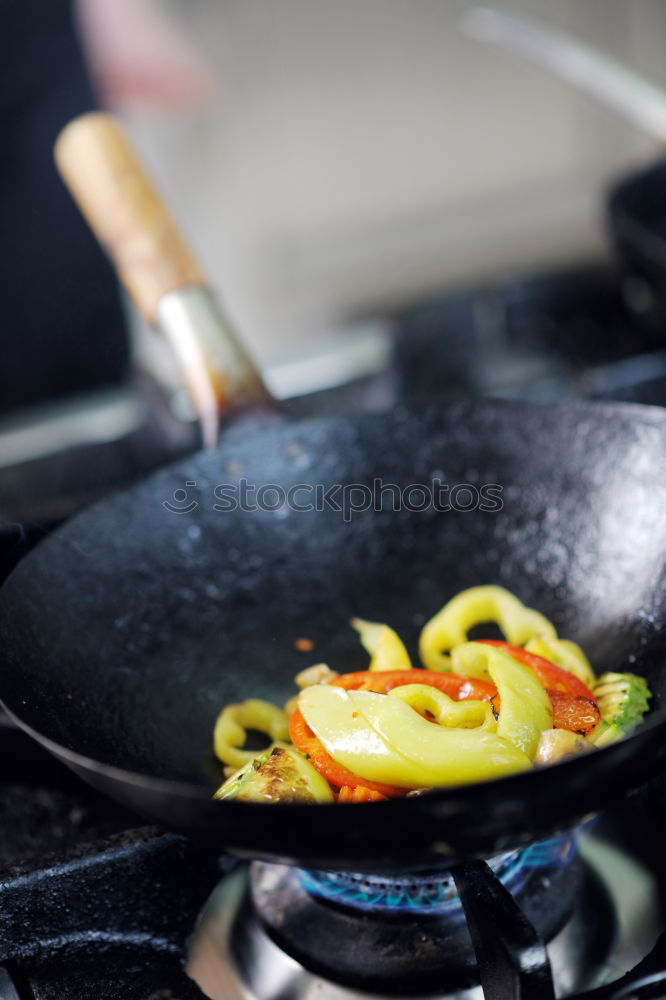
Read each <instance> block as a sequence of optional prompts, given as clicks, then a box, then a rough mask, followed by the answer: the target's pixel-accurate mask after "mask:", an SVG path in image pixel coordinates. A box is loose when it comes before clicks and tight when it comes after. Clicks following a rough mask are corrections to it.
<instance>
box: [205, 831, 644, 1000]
mask: <svg viewBox="0 0 666 1000" xmlns="http://www.w3.org/2000/svg"><path fill="white" fill-rule="evenodd" d="M581 843H582V855H579V854H578V853H577V852H576V851H574V849H573V847H572V838H571V837H565V838H557V839H556V840H554V841H550V842H548V843H547V844H545V845H535V846H534V847H532V848H528V849H527V850H525V851H517V852H512V853H511V854H507V855H502V856H501V857H499V858H494V859H492V861H491V866H489V867H490V868H491V870H494V872H495V873H496V875H497V878H498V879H499V880H503V881H504V884H505V885H506V886H511V889H512V891H513V893H514V898H515V900H516V901H517V903H518V905H519V907H520V910H518V907H516V915H517V916H516V919H517V921H518V922H519V923H520V922H521V921H523V922H524V923H525V924H526V922H527V921H529V922H530V923H531V925H532V926H533V927H534V928H535V929H536V932H537V934H536V937H535V941H537V942H538V941H539V940H541V941H546V942H547V945H546V949H545V953H544V959H543V961H544V967H545V968H546V969H547V968H548V963H549V964H550V969H551V970H552V980H553V984H554V989H555V995H556V996H558V997H561V996H569V995H571V994H572V993H574V992H575V991H578V990H582V989H590V988H592V987H597V986H600V985H602V984H603V983H605V982H608V981H611V980H615V979H617V978H618V977H619V976H621V975H622V974H623V972H625V971H627V969H629V968H630V967H632V966H633V965H634V964H635V963H636V962H637V961H638V960H639V958H640V957H641V955H644V954H645V953H646V951H647V950H649V948H650V947H651V946H652V945H653V944H654V941H655V939H656V936H657V932H658V930H659V917H658V913H657V906H656V902H655V900H656V895H655V890H654V881H655V880H654V878H653V877H652V876H651V875H650V874H649V872H648V870H647V869H644V868H643V867H642V866H641V865H635V863H634V862H633V861H632V862H631V863H629V862H627V863H626V864H625V859H624V858H623V856H622V854H621V853H620V852H618V851H614V849H613V848H612V847H609V846H608V845H607V844H605V843H604V842H603V841H601V840H597V839H596V838H595V837H593V836H590V835H589V834H586V835H583V836H582V837H581ZM627 865H628V867H627ZM475 866H477V867H476V868H475ZM479 866H480V867H481V868H485V867H486V866H485V865H483V863H479V862H472V863H471V870H472V871H477V873H478V867H479ZM460 867H461V868H462V869H464V868H465V866H464V865H462V866H460ZM622 872H624V873H625V874H626V876H627V878H626V879H625V882H626V885H625V889H624V890H621V891H619V892H618V891H617V883H618V880H619V881H620V883H621V882H622ZM460 878H461V875H460V869H459V870H458V871H457V872H456V874H455V879H454V873H453V871H447V872H439V873H433V872H427V873H424V872H419V873H415V874H411V875H405V874H400V875H396V874H391V875H387V876H384V877H382V876H379V875H376V874H373V875H349V874H340V873H312V872H302V871H298V870H297V869H293V868H288V867H284V866H280V865H271V864H265V863H260V862H255V863H254V864H252V865H251V866H250V868H249V870H248V869H244V868H242V869H238V870H237V871H235V872H234V873H233V874H232V875H231V876H229V877H228V878H227V879H226V880H225V882H224V883H223V884H222V885H221V886H220V888H219V889H218V891H217V892H216V893H215V894H214V896H213V897H212V898H211V901H210V903H209V905H208V907H207V908H206V910H205V911H204V914H203V916H202V919H201V921H200V924H199V927H198V930H197V934H196V936H195V939H194V942H193V945H192V948H191V951H190V961H189V966H188V973H189V974H190V975H191V976H192V977H193V979H194V980H195V981H196V982H198V984H199V986H200V987H201V989H202V990H203V991H204V992H205V993H206V995H207V996H209V997H211V1000H241V998H243V1000H273V998H277V997H284V996H289V997H290V998H294V1000H298V998H304V1000H311V998H314V997H315V996H316V997H317V998H318V1000H351V998H360V997H365V996H374V997H376V998H377V1000H379V998H382V997H396V996H403V997H407V996H409V997H416V996H421V997H424V998H425V997H427V998H431V1000H435V998H437V1000H444V998H449V997H465V998H466V1000H476V998H477V997H479V998H480V997H481V996H482V989H481V986H480V980H479V970H478V966H477V960H476V958H475V955H474V948H473V945H472V940H471V938H470V931H468V929H467V926H466V925H465V923H464V920H463V919H462V905H461V902H460V898H459V897H458V896H457V893H456V890H455V884H456V883H457V884H460V881H459V880H460ZM490 878H491V879H492V882H493V883H495V881H496V880H495V878H494V877H493V875H492V874H491V876H490ZM629 883H631V884H633V885H635V887H636V891H633V892H632V891H631V890H630V889H629ZM475 891H476V890H475ZM501 891H503V890H501ZM461 892H462V890H461ZM477 896H478V900H477V902H476V903H474V902H472V905H471V907H470V902H469V898H465V909H466V916H467V920H468V922H469V924H470V929H471V928H472V923H473V921H472V917H471V914H470V909H473V910H474V911H475V912H474V914H473V916H474V918H475V919H478V917H479V914H482V915H483V914H484V913H485V918H483V917H482V919H485V928H484V934H485V935H486V936H487V937H488V938H489V939H490V938H499V937H501V936H502V935H501V934H500V933H498V925H497V923H496V917H497V911H496V910H495V909H494V908H493V907H492V906H488V908H487V909H486V904H487V903H488V899H487V898H485V897H484V894H483V893H478V892H477ZM373 899H374V903H373V902H372V900H373ZM509 900H510V897H509ZM414 904H416V905H414ZM510 904H511V905H512V906H513V905H514V904H513V902H512V901H511V900H510ZM525 918H527V921H526V920H525ZM503 930H504V928H503ZM509 936H510V935H509ZM472 937H474V934H473V933H472ZM536 950H537V951H538V948H537V949H536ZM638 952H640V953H641V955H639V954H638ZM546 954H547V958H546ZM550 989H551V987H549V986H546V989H545V992H542V993H540V994H539V995H540V996H541V995H543V996H546V995H548V991H549V990H550ZM498 995H499V994H498ZM516 995H517V994H516ZM551 995H552V993H551Z"/></svg>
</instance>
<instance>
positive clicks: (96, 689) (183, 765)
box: [0, 123, 666, 870]
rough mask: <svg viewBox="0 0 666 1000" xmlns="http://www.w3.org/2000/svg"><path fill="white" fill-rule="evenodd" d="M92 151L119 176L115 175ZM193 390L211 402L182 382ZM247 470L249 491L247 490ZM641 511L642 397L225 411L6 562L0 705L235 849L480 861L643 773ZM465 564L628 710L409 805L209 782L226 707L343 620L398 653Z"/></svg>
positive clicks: (654, 745)
mask: <svg viewBox="0 0 666 1000" xmlns="http://www.w3.org/2000/svg"><path fill="white" fill-rule="evenodd" d="M98 124H99V123H98ZM96 127H97V126H95V128H96ZM111 131H112V132H113V130H111ZM85 132H86V129H85V128H84V133H85ZM102 132H103V133H104V135H105V136H106V137H107V139H108V136H109V130H108V128H106V126H105V127H104V128H103V129H102ZM77 134H78V133H77ZM114 134H115V133H114ZM111 146H112V148H113V151H114V156H115V161H116V164H117V165H118V164H119V169H118V170H117V171H116V174H117V176H118V177H120V178H122V179H123V181H124V180H126V179H127V177H128V176H130V177H131V176H132V173H133V169H132V168H130V166H128V160H127V157H126V155H125V153H124V152H123V151H122V149H120V151H119V146H118V144H117V142H116V140H115V139H113V141H112V143H111ZM84 159H85V157H83V156H80V155H78V153H77V156H76V157H75V160H76V162H81V161H83V160H84ZM106 164H107V161H106V160H105V159H104V158H102V160H101V161H99V160H98V161H97V167H98V169H97V170H95V171H89V175H90V176H91V177H93V179H94V182H95V184H98V183H101V181H104V184H103V187H104V191H105V196H107V195H108V196H109V197H108V198H107V209H108V205H109V204H112V205H113V203H114V202H115V203H116V210H115V211H114V212H111V213H109V212H108V211H107V212H106V213H104V215H105V218H106V219H107V221H108V220H109V219H111V220H112V223H113V224H109V226H108V227H107V230H106V232H107V237H108V238H107V243H108V244H109V245H110V246H111V250H112V254H113V255H114V256H115V257H122V258H123V259H124V264H125V267H124V268H121V271H122V270H124V272H125V274H127V271H128V266H127V265H128V253H127V252H126V251H127V248H128V247H130V248H132V249H133V250H136V249H137V248H138V250H139V251H140V252H139V253H138V259H139V262H140V263H141V264H142V266H143V272H142V273H143V277H144V278H145V275H146V273H147V272H149V273H151V274H152V276H153V277H155V275H156V274H157V277H158V278H159V281H153V283H152V288H153V289H154V288H155V287H158V286H159V287H160V288H161V289H162V290H164V287H163V286H164V285H165V283H166V284H167V285H168V286H170V287H173V285H172V282H171V277H168V280H167V279H165V277H164V276H165V273H166V272H165V269H164V268H163V267H160V268H158V269H156V268H155V267H154V266H153V267H152V268H151V267H150V266H149V267H146V262H147V261H148V264H150V263H151V261H152V262H153V263H155V262H156V261H158V258H159V257H160V253H161V250H160V249H159V246H158V251H159V252H155V251H154V247H155V245H156V242H155V241H154V240H153V241H152V242H150V241H148V242H147V241H146V240H145V239H143V238H142V239H139V240H137V239H136V235H137V233H136V229H137V227H136V219H135V214H134V215H133V214H132V213H131V212H129V213H126V212H125V209H126V205H125V204H124V203H120V204H119V203H118V202H119V196H118V189H117V186H116V187H114V184H115V182H114V183H107V181H106V180H104V178H105V177H107V174H109V172H108V171H107V172H106V173H105V170H106ZM110 173H111V174H113V171H111V172H110ZM100 179H101V180H100ZM107 180H108V177H107ZM121 187H122V185H121ZM139 187H140V186H139ZM139 187H138V186H137V184H135V183H133V184H132V191H133V192H134V193H136V191H137V190H139ZM109 192H110V194H109ZM80 200H81V199H80ZM93 201H94V203H95V204H98V203H99V199H97V200H95V199H93ZM148 202H150V198H149V199H148ZM137 203H138V204H139V205H140V207H141V208H142V210H143V209H145V205H146V203H147V202H146V200H145V199H144V198H140V199H138V200H137ZM124 213H125V214H124ZM148 214H150V215H151V218H153V220H154V219H155V218H157V219H158V220H159V221H160V225H159V226H158V227H157V230H155V231H157V232H158V235H159V236H160V239H159V240H157V244H160V243H161V244H163V243H164V239H163V238H162V237H163V235H164V233H165V232H166V233H167V234H168V235H169V239H168V240H167V241H166V242H167V243H169V244H170V245H172V246H173V244H174V239H173V238H172V237H173V232H172V231H171V230H170V229H169V227H168V226H166V227H165V225H164V224H163V222H164V220H163V216H162V214H161V211H160V209H159V206H158V205H157V203H156V202H155V200H153V202H152V209H151V213H148ZM119 220H120V221H119ZM120 222H122V223H123V225H122V226H120ZM129 237H131V238H129ZM175 242H176V244H177V240H176V241H175ZM147 246H152V247H153V251H151V253H148V254H147V252H146V247H147ZM179 253H180V259H181V260H183V259H185V260H186V261H187V268H186V271H187V274H188V275H191V274H195V275H196V273H197V271H196V267H194V266H193V265H192V264H191V261H190V259H189V258H187V255H185V254H183V253H182V247H180V249H179ZM129 270H130V271H132V267H129ZM176 271H178V267H176ZM181 271H182V268H181ZM134 273H136V269H134ZM128 284H131V282H128ZM139 284H142V288H143V290H144V291H145V289H146V287H147V284H149V283H146V282H145V281H143V283H142V282H139ZM138 297H139V298H140V296H138ZM155 298H156V296H154V295H153V294H152V292H151V294H149V295H148V296H147V299H148V300H149V302H152V303H153V305H155ZM157 312H158V313H159V303H158V304H157ZM191 333H192V329H190V334H191ZM184 356H185V355H184ZM188 356H189V355H188ZM205 357H206V355H205V352H202V353H201V354H200V355H199V361H202V360H203V361H205ZM235 357H236V358H237V359H238V358H239V357H240V364H239V365H237V369H236V370H237V371H241V372H242V371H246V372H248V373H249V378H248V379H241V380H239V384H241V383H242V384H243V385H245V386H247V385H250V386H251V385H254V386H255V387H257V386H258V387H259V390H260V391H259V398H262V387H261V385H260V382H259V380H258V379H257V378H256V376H255V374H254V373H253V372H252V370H251V366H249V365H247V363H246V359H244V358H243V357H242V352H241V351H239V348H238V345H236V347H235ZM197 370H198V372H199V374H201V373H202V372H203V371H204V367H203V366H202V364H199V367H198V369H197ZM195 395H196V394H195ZM199 398H200V399H202V400H204V401H208V402H209V401H210V399H211V393H210V392H208V391H207V390H206V387H205V386H204V387H203V389H202V390H201V392H200V393H199ZM263 398H265V397H263ZM205 415H206V422H205V428H206V433H207V436H208V438H209V439H210V437H211V421H210V411H209V410H206V414H205ZM437 482H439V483H440V484H443V485H445V486H448V487H449V491H450V492H449V493H448V494H446V493H444V492H442V494H441V495H440V497H439V498H438V499H439V502H438V503H437V504H433V503H429V502H428V499H429V498H428V496H425V495H424V493H423V488H425V489H426V490H432V488H433V485H435V484H436V483H437ZM243 484H245V486H243ZM262 486H263V487H265V489H264V491H263V503H261V504H257V500H258V495H257V494H256V493H253V492H252V491H251V490H250V487H253V488H254V489H255V490H258V488H259V487H262ZM463 486H464V488H463ZM490 486H494V487H495V489H494V491H492V492H491V491H488V489H487V488H488V487H490ZM268 487H271V488H272V489H268ZM409 487H421V488H422V489H421V491H419V489H417V488H412V489H411V490H410V489H409ZM454 487H459V488H458V489H457V490H456V489H454ZM297 488H298V489H297ZM243 491H244V493H245V498H244V501H243V496H242V495H243ZM290 491H291V492H290ZM248 492H249V495H248ZM287 497H290V498H291V502H287ZM396 497H397V498H396ZM498 501H500V502H498ZM447 504H448V505H449V509H446V508H447ZM257 507H259V508H260V509H257ZM664 510H666V411H663V410H657V409H654V410H653V409H650V408H647V407H639V406H631V405H626V406H625V405H618V404H610V405H602V404H583V403H579V404H568V405H565V406H561V407H560V406H556V407H553V406H551V407H540V406H534V405H529V404H525V403H510V402H504V401H480V402H479V401H476V402H469V403H459V404H450V405H447V406H433V407H424V408H411V407H398V408H396V409H394V410H393V412H391V413H389V414H387V415H370V416H362V417H354V418H342V419H333V420H315V421H310V422H304V423H299V424H290V423H289V422H287V421H284V420H280V419H275V418H273V419H272V420H268V421H266V420H264V421H262V422H261V423H260V424H259V425H257V424H256V422H255V423H254V424H253V425H252V424H247V423H244V424H239V425H237V426H236V427H235V428H233V429H232V430H231V431H230V432H229V433H227V434H226V435H225V436H224V438H223V441H222V443H221V444H220V445H219V446H218V447H217V448H216V449H214V450H209V451H207V452H202V453H200V454H198V455H195V456H194V457H192V458H189V459H187V460H186V461H184V462H181V463H180V464H177V465H173V466H171V467H168V468H166V469H164V470H162V471H161V472H159V473H156V474H154V475H152V476H151V477H150V478H148V479H146V480H145V481H144V482H142V483H139V484H137V485H135V486H134V487H132V488H131V489H129V490H127V491H125V492H122V493H118V494H116V495H115V496H111V497H110V498H108V499H106V500H103V501H101V502H99V503H98V504H96V505H95V506H93V507H91V508H90V509H89V510H87V511H85V512H83V513H81V514H79V515H78V516H77V517H75V518H73V519H72V520H70V521H69V522H68V523H66V524H65V525H63V526H62V527H61V528H60V529H58V530H57V531H55V532H54V533H53V534H52V535H50V536H49V537H48V538H47V539H46V540H44V541H43V542H42V543H41V544H40V545H39V546H37V548H36V549H34V550H33V551H32V552H31V553H30V554H29V555H28V556H27V557H26V558H25V559H24V560H23V561H22V562H21V563H20V564H19V566H18V568H17V569H16V570H15V571H14V573H13V574H12V575H11V576H10V578H9V580H8V581H7V583H6V584H5V586H4V588H3V589H2V591H1V592H0V659H1V670H0V701H1V702H2V704H3V705H4V707H5V708H6V710H7V711H8V712H9V713H10V714H11V716H12V717H13V718H14V719H15V720H16V721H17V722H18V723H19V724H20V725H21V726H23V728H24V729H26V730H27V732H29V733H30V734H31V735H32V736H34V737H35V739H37V740H38V741H39V742H41V743H42V744H43V745H44V746H46V747H47V749H49V750H51V751H52V752H53V753H54V754H55V755H56V756H58V757H59V758H60V759H61V760H63V761H64V762H65V763H66V764H68V765H69V766H70V767H71V768H73V769H74V771H76V772H77V773H78V774H79V775H81V777H83V778H85V779H86V780H88V781H89V782H91V783H92V784H93V785H95V786H97V787H98V788H100V789H102V790H103V791H105V792H107V793H108V794H110V795H112V796H114V797H115V798H117V799H118V800H120V801H122V802H123V803H125V804H127V805H129V806H131V807H133V808H134V809H136V810H138V811H140V812H142V813H144V814H145V815H147V816H149V817H151V818H152V819H154V820H157V821H159V822H161V823H166V824H168V825H170V826H173V827H176V828H178V829H180V830H183V831H185V832H186V833H189V834H193V835H197V836H203V837H206V838H209V839H212V840H213V841H215V842H216V843H217V844H218V845H219V847H220V848H224V849H226V850H229V851H232V852H235V853H237V854H239V855H244V856H252V857H259V858H264V859H272V860H277V861H284V862H290V863H296V864H301V865H309V866H313V867H319V868H338V869H355V870H363V869H371V868H375V869H379V868H383V869H386V868H391V867H393V866H399V867H400V868H401V869H404V868H405V866H408V865H409V866H434V865H441V864H442V863H443V862H445V861H446V860H447V859H450V858H452V857H457V856H458V857H459V856H463V855H474V854H476V855H491V854H494V853H496V852H498V851H502V850H504V849H509V848H512V847H515V846H518V845H520V844H525V843H528V842H531V841H533V840H535V839H538V838H543V837H548V836H549V835H551V834H553V833H554V832H556V831H559V830H563V829H565V828H568V827H570V826H571V825H573V824H575V823H577V822H579V821H580V820H581V819H582V818H584V817H585V816H587V815H589V814H590V813H592V812H593V811H595V810H598V809H601V808H603V807H604V806H605V805H606V804H607V803H609V802H610V801H611V800H612V799H614V798H616V797H617V796H619V795H621V794H623V793H624V792H627V791H629V790H630V789H634V788H636V787H638V786H639V785H641V784H642V783H643V782H645V781H647V780H648V779H649V778H650V777H652V776H653V775H654V774H656V773H657V772H658V771H659V770H660V769H662V768H663V766H664V762H665V758H666V739H665V738H664V736H665V733H666V714H665V712H664V709H665V707H666V680H665V679H664V678H665V675H664V671H663V661H664V658H665V654H666V586H665V584H666V579H665V569H664V555H665V553H666V518H665V517H664ZM480 583H498V584H501V585H503V586H505V587H508V588H509V589H510V590H512V591H514V592H515V593H516V594H517V595H518V596H519V597H520V598H521V599H522V600H524V601H526V602H528V603H529V604H530V605H532V606H534V607H537V608H539V609H540V610H541V611H542V612H544V613H545V614H547V615H548V616H549V617H551V618H552V619H553V621H554V623H555V624H556V627H557V628H558V632H559V634H561V635H564V636H566V637H569V638H572V639H575V640H576V641H578V642H580V643H582V644H583V646H584V648H585V649H586V650H587V651H588V653H589V655H590V656H591V658H592V661H593V663H594V664H595V666H596V668H597V669H598V670H599V671H602V670H607V669H627V668H628V669H631V670H633V671H637V672H639V673H642V674H644V675H645V676H646V677H647V679H648V683H649V685H650V687H651V689H652V691H653V695H654V701H653V712H652V715H651V718H650V719H649V720H648V722H647V723H646V724H645V725H644V726H643V727H641V729H640V730H639V731H638V732H637V733H636V734H635V735H633V736H631V737H630V738H628V739H626V740H624V741H622V742H620V743H618V744H616V745H613V746H610V747H608V748H605V749H603V750H601V751H598V752H594V753H590V754H589V755H586V756H583V757H580V758H578V759H574V760H570V761H566V762H564V763H562V764H559V765H556V766H553V767H549V768H545V769H543V770H540V771H534V772H530V773H526V774H521V775H517V776H512V777H509V778H504V779H501V780H498V781H492V782H487V783H483V784H477V785H473V786H466V787H461V788H456V789H449V790H440V791H436V792H433V793H430V794H427V795H423V796H421V797H416V798H411V799H409V800H399V801H398V800H394V801H390V802H384V803H380V804H376V803H374V804H373V803H371V804H366V805H358V804H353V805H339V806H337V805H336V806H326V805H293V804H284V803H283V804H271V805H262V804H253V803H243V802H234V801H214V800H213V799H212V798H211V796H212V793H213V791H214V790H215V788H216V787H217V785H218V784H219V783H220V780H221V773H220V768H219V765H218V764H216V762H215V761H214V759H213V754H212V731H213V724H214V721H215V718H216V716H217V714H218V712H219V711H220V709H221V708H222V707H223V706H224V705H225V704H226V703H228V702H230V701H235V700H238V699H244V698H248V697H259V698H267V699H269V700H273V701H277V702H283V701H284V700H286V699H287V698H288V697H289V696H290V695H291V694H292V693H293V691H294V686H293V680H292V679H293V675H294V674H295V673H296V672H297V671H298V670H300V669H301V668H302V667H304V666H307V665H309V664H310V663H312V662H316V661H325V662H328V663H329V664H330V665H331V666H332V667H334V668H336V669H343V670H351V669H358V668H363V667H364V666H365V665H366V662H367V657H366V656H365V655H364V654H363V652H362V649H361V647H360V646H359V644H358V641H357V639H356V637H355V635H354V633H353V632H352V630H351V629H350V628H349V626H348V625H347V621H348V619H349V618H350V617H351V616H352V615H357V616H359V617H364V618H367V619H371V620H376V621H385V622H388V623H389V624H391V625H392V626H393V627H394V628H396V629H397V630H398V631H399V632H400V633H401V635H403V636H404V638H405V639H406V641H407V643H408V645H409V646H410V648H411V651H412V654H414V655H415V647H416V640H417V636H418V632H419V630H420V628H421V625H422V624H423V622H424V621H425V620H426V619H427V618H428V617H429V616H431V615H432V614H433V613H434V612H435V611H436V610H437V609H438V608H439V607H441V605H442V604H443V603H444V602H445V601H446V600H448V599H449V598H450V597H451V596H452V595H453V594H454V593H456V592H457V591H458V590H460V589H462V588H464V587H469V586H473V585H475V584H480ZM303 637H305V638H309V639H311V640H312V641H313V642H314V649H313V650H312V652H310V653H308V654H307V657H306V656H305V654H303V653H300V652H298V650H297V649H296V648H295V640H296V639H298V638H303Z"/></svg>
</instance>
